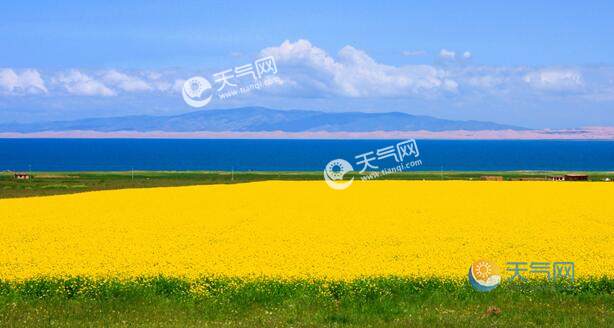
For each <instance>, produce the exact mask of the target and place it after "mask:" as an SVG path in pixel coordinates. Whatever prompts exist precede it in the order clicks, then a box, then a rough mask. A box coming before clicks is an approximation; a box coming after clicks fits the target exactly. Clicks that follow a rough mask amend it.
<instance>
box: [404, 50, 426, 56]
mask: <svg viewBox="0 0 614 328" xmlns="http://www.w3.org/2000/svg"><path fill="white" fill-rule="evenodd" d="M401 54H402V55H403V56H406V57H417V56H424V55H426V51H424V50H406V51H403V52H401Z"/></svg>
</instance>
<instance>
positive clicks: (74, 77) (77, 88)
mask: <svg viewBox="0 0 614 328" xmlns="http://www.w3.org/2000/svg"><path fill="white" fill-rule="evenodd" d="M52 81H53V83H55V84H57V85H60V86H61V87H63V88H64V89H65V90H66V91H68V93H70V94H73V95H79V96H114V95H115V94H116V93H115V91H113V90H112V89H110V88H109V87H107V86H106V85H105V84H104V83H102V82H100V81H98V80H96V79H94V78H92V77H90V76H88V75H86V74H84V73H81V72H80V71H78V70H75V69H73V70H70V71H68V72H66V73H64V72H61V73H58V74H57V75H56V76H55V77H54V78H53V80H52Z"/></svg>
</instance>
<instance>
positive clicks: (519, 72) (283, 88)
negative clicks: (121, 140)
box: [0, 39, 614, 127]
mask: <svg viewBox="0 0 614 328" xmlns="http://www.w3.org/2000/svg"><path fill="white" fill-rule="evenodd" d="M402 55H403V56H427V55H432V56H434V58H433V62H432V64H407V65H389V64H386V63H382V62H379V61H377V60H376V59H374V58H373V57H372V56H371V55H370V54H368V53H367V52H366V51H364V50H361V49H358V48H356V47H354V46H352V45H346V46H344V47H343V48H341V49H340V50H339V51H338V52H337V53H336V54H331V53H329V52H327V51H326V50H324V49H323V48H320V47H318V46H317V45H315V44H313V43H312V42H310V41H309V40H306V39H298V40H295V41H291V40H286V41H283V42H282V43H281V44H279V45H276V46H271V47H266V48H264V49H262V50H261V51H260V52H259V53H258V54H255V55H254V56H256V57H264V56H273V57H274V58H275V60H276V62H277V66H278V68H279V74H278V79H277V80H276V81H277V85H275V86H274V87H271V88H267V89H265V90H261V91H257V92H253V93H251V94H249V95H246V96H244V97H238V98H237V99H235V100H233V101H231V102H228V103H219V104H217V107H220V108H224V107H235V106H242V105H254V104H257V105H265V106H270V107H277V108H284V107H290V108H301V109H324V110H332V111H335V110H344V109H345V110H361V109H365V108H366V109H367V110H368V111H403V112H408V113H413V114H420V113H422V114H428V115H433V116H437V113H430V112H429V111H428V108H429V106H431V107H434V106H438V107H450V108H456V109H457V110H459V111H463V108H469V107H471V106H478V107H482V108H485V107H487V106H488V104H489V103H494V104H497V107H499V109H494V108H493V109H488V108H486V109H485V110H484V109H483V110H484V111H497V110H498V111H508V112H514V111H517V110H518V108H517V107H518V106H521V107H524V108H520V112H523V110H524V111H525V112H526V111H532V110H539V109H535V107H534V104H541V106H542V107H545V106H549V107H556V106H561V104H565V105H564V106H563V107H565V106H566V107H569V106H575V107H576V113H577V112H581V111H582V108H583V107H586V108H591V107H598V108H601V110H602V112H603V108H612V106H613V105H614V66H607V65H591V66H589V65H575V66H569V65H568V66H541V67H531V66H493V65H480V64H478V63H477V61H476V60H475V58H474V54H473V53H472V52H471V51H469V50H466V49H459V50H450V49H447V48H442V49H441V50H440V51H439V52H438V53H436V54H428V53H427V52H425V51H423V50H407V51H402ZM243 61H245V60H243ZM241 63H242V62H241V59H238V60H237V64H241ZM226 68H227V67H208V68H205V69H190V68H181V69H159V70H156V69H149V70H143V69H135V70H125V69H118V68H110V69H82V68H69V69H58V70H48V69H39V68H36V67H31V68H22V69H20V68H11V67H4V68H0V108H2V107H8V108H12V109H15V108H20V107H21V108H29V110H30V111H29V113H30V115H33V116H34V117H36V114H37V112H36V110H32V108H42V109H41V110H46V111H47V114H48V112H49V111H53V112H54V113H60V114H61V115H64V114H62V110H63V109H70V110H73V112H72V113H73V114H72V115H75V118H79V116H80V115H79V114H74V108H95V109H96V112H97V115H102V116H113V114H119V112H118V111H117V110H116V111H115V112H113V111H109V113H110V114H109V115H104V114H101V111H104V108H105V107H109V108H116V109H117V108H127V109H129V108H130V106H133V109H132V112H131V113H134V114H139V113H141V112H140V111H139V108H138V107H139V106H141V108H143V107H147V110H149V111H146V110H145V109H144V108H143V110H142V113H143V114H145V113H147V114H151V113H156V111H155V107H156V106H155V105H154V104H162V105H160V106H161V107H166V108H167V109H165V110H161V111H160V113H161V114H166V113H168V112H173V111H176V110H177V109H175V108H177V107H179V110H183V111H185V110H186V108H185V107H184V106H183V104H182V103H181V102H180V96H179V95H180V93H181V87H182V85H183V82H184V81H185V79H186V78H189V77H191V76H193V75H202V74H203V73H207V74H213V73H215V72H216V71H222V70H224V69H226ZM283 100H288V101H287V102H286V103H284V102H283ZM127 103H130V105H125V106H124V104H127ZM357 103H359V104H360V105H362V106H363V108H355V106H353V104H357ZM391 103H396V107H395V105H392V106H391V105H390V104H391ZM421 104H422V105H423V106H422V107H424V108H426V109H423V111H422V112H420V111H418V112H416V107H418V106H420V105H421ZM424 104H427V105H426V106H424ZM570 104H571V105H570ZM69 107H70V108H69ZM150 107H153V108H154V109H153V110H152V109H151V108H150ZM321 107H324V108H321ZM340 108H341V109H340ZM501 108H503V109H501ZM566 110H567V111H571V110H572V109H569V108H567V109H566ZM0 112H2V110H0ZM470 112H471V110H470ZM545 113H548V114H544V115H552V113H556V111H552V108H550V111H548V112H545ZM68 115H69V116H70V115H71V114H68ZM459 115H460V116H458V115H457V118H459V117H460V118H462V117H463V116H462V114H459ZM562 115H563V116H568V117H567V121H572V122H573V121H574V119H573V117H574V115H575V114H574V115H572V114H569V113H566V114H562ZM81 116H82V115H81ZM439 116H442V115H439ZM443 116H445V114H444V115H443ZM537 116H539V115H537ZM578 116H581V115H578ZM49 117H50V118H53V117H55V116H53V115H52V116H49ZM502 117H504V118H503V119H499V120H497V119H494V120H495V121H498V122H501V123H511V124H519V125H525V126H536V127H549V126H548V125H547V123H544V124H542V125H541V126H540V125H539V124H535V123H534V122H531V120H529V121H528V122H523V121H522V120H520V119H516V120H515V121H506V120H505V115H503V116H502ZM0 118H2V116H0ZM13 118H14V117H13ZM467 118H471V119H482V120H493V119H492V115H490V116H489V115H484V117H480V113H476V112H472V113H471V116H467ZM556 120H557V118H556V117H553V118H552V119H551V122H550V123H552V122H554V123H555V124H554V125H555V126H554V127H558V126H557V124H556ZM567 121H565V122H567ZM598 121H599V123H602V124H595V120H593V121H588V122H581V120H580V122H581V123H585V124H583V125H614V114H613V113H612V112H611V111H609V115H608V116H607V117H601V118H599V120H598ZM565 124H567V126H569V124H568V123H563V124H559V126H561V125H563V126H564V125H565Z"/></svg>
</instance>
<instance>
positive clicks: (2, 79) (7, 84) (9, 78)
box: [0, 68, 48, 94]
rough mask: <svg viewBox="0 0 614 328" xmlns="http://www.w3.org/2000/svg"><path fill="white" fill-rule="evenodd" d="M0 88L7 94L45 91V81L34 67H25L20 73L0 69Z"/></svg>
mask: <svg viewBox="0 0 614 328" xmlns="http://www.w3.org/2000/svg"><path fill="white" fill-rule="evenodd" d="M0 90H4V92H5V93H8V94H38V93H47V92H48V90H47V87H46V86H45V81H43V79H42V78H41V75H40V73H39V72H38V71H37V70H35V69H26V70H24V71H22V72H21V73H17V72H15V71H14V70H13V69H10V68H4V69H0Z"/></svg>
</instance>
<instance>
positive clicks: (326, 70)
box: [261, 40, 458, 97]
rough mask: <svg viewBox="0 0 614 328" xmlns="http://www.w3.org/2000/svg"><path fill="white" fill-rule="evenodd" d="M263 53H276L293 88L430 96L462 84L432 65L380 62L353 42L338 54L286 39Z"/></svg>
mask: <svg viewBox="0 0 614 328" xmlns="http://www.w3.org/2000/svg"><path fill="white" fill-rule="evenodd" d="M261 55H262V56H274V57H275V60H276V61H277V63H278V66H279V70H280V71H281V72H283V71H284V69H285V70H286V72H287V74H283V73H282V74H280V76H279V77H280V79H281V80H282V81H281V83H283V85H285V86H288V87H290V88H295V89H298V90H302V91H304V92H307V93H309V92H313V93H315V94H332V95H341V96H346V97H405V96H425V97H430V96H433V95H434V94H437V93H439V92H456V91H457V87H458V84H457V83H456V82H455V81H453V80H451V79H450V78H449V77H448V76H447V75H446V72H445V71H444V70H442V69H438V68H435V67H433V66H429V65H410V66H401V67H395V66H390V65H385V64H381V63H378V62H376V61H375V60H374V59H373V58H371V57H370V56H369V55H368V54H367V53H365V52H364V51H362V50H359V49H356V48H354V47H352V46H345V47H343V48H342V49H341V50H340V51H339V53H338V54H337V56H336V58H333V57H332V56H330V55H329V54H328V53H326V51H324V50H322V49H320V48H318V47H315V46H313V45H312V44H311V43H310V42H309V41H307V40H298V41H296V42H290V41H287V40H286V41H284V42H283V43H282V44H281V45H280V46H278V47H270V48H266V49H264V50H263V51H262V52H261Z"/></svg>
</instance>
